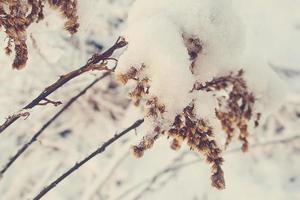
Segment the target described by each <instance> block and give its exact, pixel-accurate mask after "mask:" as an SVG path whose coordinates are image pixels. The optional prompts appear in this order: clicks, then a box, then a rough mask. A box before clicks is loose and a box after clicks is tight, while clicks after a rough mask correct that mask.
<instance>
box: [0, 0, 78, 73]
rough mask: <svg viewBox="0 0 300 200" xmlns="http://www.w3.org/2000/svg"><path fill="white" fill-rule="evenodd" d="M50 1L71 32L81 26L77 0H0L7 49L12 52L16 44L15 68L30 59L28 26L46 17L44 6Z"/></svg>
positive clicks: (0, 22)
mask: <svg viewBox="0 0 300 200" xmlns="http://www.w3.org/2000/svg"><path fill="white" fill-rule="evenodd" d="M46 2H48V4H49V5H50V7H52V8H55V9H58V10H59V11H60V12H61V13H62V15H63V17H64V18H66V19H67V21H66V22H65V29H66V30H67V31H69V32H70V33H71V34H73V33H75V32H76V31H77V29H78V27H79V24H78V22H77V20H78V17H77V0H60V1H57V0H28V1H27V0H26V1H25V0H1V1H0V28H1V27H4V29H5V33H6V35H7V37H8V45H7V47H6V48H5V51H6V53H7V54H8V55H10V54H11V53H12V50H11V47H12V45H14V49H15V59H14V62H13V68H15V69H22V68H23V67H24V66H25V65H26V62H27V60H28V50H27V44H26V40H27V33H26V30H27V29H28V27H29V26H30V25H31V24H32V23H34V22H36V23H38V22H40V21H41V20H43V18H44V13H43V12H44V11H43V10H44V6H45V3H46Z"/></svg>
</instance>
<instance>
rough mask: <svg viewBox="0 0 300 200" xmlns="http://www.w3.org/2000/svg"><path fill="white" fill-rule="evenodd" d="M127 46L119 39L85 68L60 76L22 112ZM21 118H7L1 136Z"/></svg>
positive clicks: (17, 115)
mask: <svg viewBox="0 0 300 200" xmlns="http://www.w3.org/2000/svg"><path fill="white" fill-rule="evenodd" d="M126 45H127V42H126V41H125V40H124V39H123V38H119V39H118V40H117V41H116V43H115V44H114V45H113V46H112V47H110V48H109V49H108V50H106V51H105V52H104V53H102V54H94V55H93V56H92V57H91V58H90V59H89V60H88V62H87V63H86V64H85V65H84V66H82V67H81V68H79V69H76V70H74V71H71V72H69V73H67V74H65V75H63V76H60V78H59V79H58V80H57V81H56V82H54V83H53V84H51V85H50V86H48V87H47V88H45V89H44V90H43V91H42V92H41V93H40V94H39V95H38V96H37V97H36V98H35V99H33V100H32V101H31V102H30V103H29V104H27V105H26V106H25V107H24V108H23V109H22V112H23V111H24V110H29V109H31V108H33V107H35V106H37V105H41V101H47V97H48V96H49V95H50V94H52V93H53V92H54V91H56V90H57V89H58V88H60V87H62V86H63V85H64V84H66V83H67V82H69V81H70V80H72V79H74V78H76V77H78V76H79V75H81V74H83V73H85V72H88V71H92V70H94V69H96V68H95V67H97V63H99V62H100V61H102V62H103V61H106V60H107V59H109V60H111V59H112V58H110V57H111V56H112V54H113V53H114V51H115V50H117V49H120V48H122V47H124V46H126ZM20 117H21V115H20V114H13V115H11V116H9V117H7V119H6V120H5V122H4V123H3V124H2V125H1V126H0V134H1V133H2V132H3V131H4V130H5V129H6V128H8V127H9V126H10V125H11V124H13V123H14V122H16V121H17V120H18V119H19V118H20Z"/></svg>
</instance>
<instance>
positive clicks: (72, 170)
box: [33, 119, 144, 200]
mask: <svg viewBox="0 0 300 200" xmlns="http://www.w3.org/2000/svg"><path fill="white" fill-rule="evenodd" d="M143 122H144V119H139V120H137V121H136V122H134V123H133V124H132V125H131V126H130V127H128V128H127V129H125V130H124V131H122V132H121V133H119V134H116V135H114V136H113V137H112V138H110V139H109V140H108V141H106V142H105V143H104V144H102V145H101V146H100V147H99V148H98V149H96V150H95V151H94V152H93V153H91V154H90V155H89V156H87V157H85V158H84V159H83V160H81V161H80V162H78V163H76V164H75V165H74V166H73V167H71V168H70V169H69V170H67V171H66V172H65V173H63V174H62V175H61V176H59V177H58V178H57V179H56V180H55V181H53V182H52V183H51V184H50V185H48V186H47V187H45V188H44V189H43V190H42V191H41V192H40V193H39V194H38V195H37V196H35V197H34V198H33V200H39V199H41V198H42V197H43V196H44V195H45V194H47V193H48V192H49V191H50V190H52V189H53V188H55V187H56V186H57V185H58V184H59V183H60V182H61V181H63V180H64V179H65V178H67V177H68V176H69V175H71V174H72V173H73V172H75V171H76V170H78V169H79V168H80V167H81V166H83V165H84V164H85V163H87V162H88V161H89V160H91V159H92V158H94V157H95V156H97V155H98V154H101V153H103V152H104V151H105V149H106V148H107V147H108V146H110V145H112V144H113V143H114V142H116V141H117V140H118V139H119V138H121V137H122V136H124V135H125V134H126V133H128V132H130V131H131V130H133V129H135V128H137V127H139V126H140V125H141V124H142V123H143Z"/></svg>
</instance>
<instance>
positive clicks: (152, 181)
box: [117, 135, 300, 200]
mask: <svg viewBox="0 0 300 200" xmlns="http://www.w3.org/2000/svg"><path fill="white" fill-rule="evenodd" d="M299 139H300V135H296V136H292V137H289V138H285V139H281V140H271V141H267V142H263V143H257V144H253V145H251V146H250V149H255V148H259V147H266V146H270V145H278V144H288V143H290V142H293V141H295V140H299ZM236 152H240V148H235V149H232V150H229V151H228V152H227V154H232V153H236ZM201 161H203V159H202V158H197V159H195V160H191V161H187V162H184V163H181V164H177V165H174V164H173V163H172V164H171V165H168V166H167V167H165V168H164V169H162V170H161V171H159V172H157V173H156V174H155V175H153V176H152V177H151V178H148V179H146V180H144V181H142V182H141V183H147V185H146V186H145V187H144V188H143V189H142V190H141V191H140V192H139V193H138V194H137V195H136V196H135V197H134V198H133V199H134V200H138V199H140V198H141V197H143V195H144V194H146V193H147V192H149V191H153V185H154V184H155V183H156V182H157V181H159V180H160V179H161V178H162V177H164V176H165V175H166V174H168V173H177V172H178V171H179V170H181V169H183V168H186V167H188V166H191V165H194V164H196V163H199V162H201ZM169 177H170V178H174V177H175V176H174V174H173V175H170V176H169ZM141 183H139V184H135V185H134V186H132V187H130V188H129V189H127V190H126V191H125V192H123V193H122V195H119V197H118V198H117V199H122V197H124V196H125V195H126V193H127V192H130V193H132V192H133V191H134V190H135V189H138V188H139V186H140V184H141Z"/></svg>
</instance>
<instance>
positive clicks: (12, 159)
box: [0, 72, 110, 177]
mask: <svg viewBox="0 0 300 200" xmlns="http://www.w3.org/2000/svg"><path fill="white" fill-rule="evenodd" d="M109 74H110V73H109V72H106V73H104V74H103V75H102V76H101V77H99V78H97V79H96V80H94V81H93V82H92V83H91V84H89V85H88V86H87V87H85V88H84V89H83V90H82V91H81V92H79V93H78V94H77V95H76V96H74V97H73V98H71V99H70V100H69V101H68V102H67V103H66V104H65V105H64V106H63V107H62V108H61V109H60V110H59V111H58V112H57V113H56V114H55V115H54V116H53V117H52V118H51V119H50V120H49V121H47V123H45V124H44V125H43V126H42V128H41V129H40V130H39V131H38V132H36V133H35V134H34V135H33V136H32V138H31V139H30V140H29V141H28V142H27V143H25V144H24V145H23V146H22V147H21V148H20V149H19V150H18V151H17V153H16V154H15V155H14V156H13V157H11V158H10V160H9V161H8V162H7V163H6V164H5V166H4V167H3V169H2V170H1V171H0V177H1V176H3V175H4V173H5V172H6V171H7V170H8V169H9V168H10V167H11V165H12V164H13V163H14V162H15V161H16V160H17V159H18V158H19V157H20V156H21V155H22V154H23V153H24V152H25V151H26V150H27V149H28V147H29V146H30V145H31V144H32V143H34V142H36V141H37V139H38V137H40V136H41V134H42V133H43V132H44V131H45V130H46V128H48V127H49V126H50V125H51V124H52V123H53V122H54V121H55V120H56V119H57V118H58V117H59V116H60V115H61V114H62V113H64V111H66V110H67V109H68V108H69V107H70V106H71V105H72V104H73V103H74V102H75V101H76V100H77V99H78V98H79V97H81V96H82V95H84V94H85V93H86V91H88V90H89V89H90V88H91V87H93V86H94V85H95V84H96V83H98V82H99V81H100V80H102V79H103V78H105V77H107V76H108V75H109Z"/></svg>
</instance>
